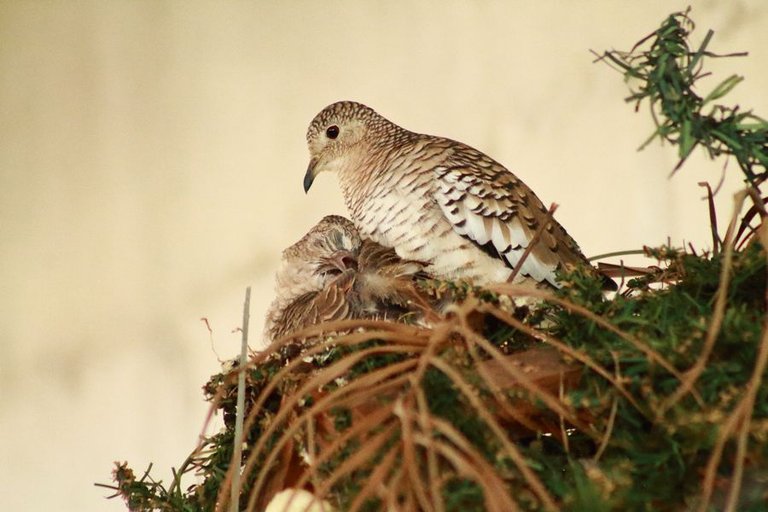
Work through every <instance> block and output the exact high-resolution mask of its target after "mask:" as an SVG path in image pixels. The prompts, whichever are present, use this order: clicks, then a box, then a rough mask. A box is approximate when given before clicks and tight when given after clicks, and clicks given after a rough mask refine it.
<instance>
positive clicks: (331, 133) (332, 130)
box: [325, 124, 339, 139]
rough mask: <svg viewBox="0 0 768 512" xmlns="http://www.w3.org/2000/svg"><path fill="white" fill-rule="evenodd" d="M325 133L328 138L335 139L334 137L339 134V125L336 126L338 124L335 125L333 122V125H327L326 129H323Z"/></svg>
mask: <svg viewBox="0 0 768 512" xmlns="http://www.w3.org/2000/svg"><path fill="white" fill-rule="evenodd" d="M325 135H326V136H327V137H328V138H329V139H335V138H336V137H338V136H339V127H338V126H336V125H335V124H334V125H331V126H329V127H328V129H327V130H325Z"/></svg>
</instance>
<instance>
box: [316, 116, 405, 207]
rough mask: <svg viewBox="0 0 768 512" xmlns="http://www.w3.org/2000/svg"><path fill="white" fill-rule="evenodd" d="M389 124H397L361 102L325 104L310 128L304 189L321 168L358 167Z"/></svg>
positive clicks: (330, 169)
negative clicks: (308, 159) (373, 142)
mask: <svg viewBox="0 0 768 512" xmlns="http://www.w3.org/2000/svg"><path fill="white" fill-rule="evenodd" d="M388 126H394V125H392V124H391V123H389V121H387V120H386V119H384V118H383V117H381V116H380V115H379V114H377V113H376V112H375V111H374V110H373V109H372V108H369V107H366V106H365V105H363V104H361V103H355V102H354V101H339V102H337V103H334V104H332V105H328V106H327V107H325V108H324V109H323V110H322V111H321V112H320V113H319V114H317V115H316V116H315V118H314V119H313V120H312V123H310V125H309V129H308V130H307V145H308V146H309V156H310V161H309V168H308V169H307V173H306V174H305V175H304V191H305V192H307V191H309V187H311V186H312V182H313V181H314V180H315V177H316V176H317V175H318V174H320V173H321V172H324V171H331V172H336V171H339V170H341V169H348V168H353V167H355V165H356V164H357V162H359V161H360V158H361V157H363V156H364V155H366V154H367V153H368V151H369V148H370V144H371V142H372V141H374V140H375V139H376V138H377V137H378V136H379V135H380V133H379V132H381V131H382V130H385V129H386V128H387V127H388Z"/></svg>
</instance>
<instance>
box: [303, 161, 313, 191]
mask: <svg viewBox="0 0 768 512" xmlns="http://www.w3.org/2000/svg"><path fill="white" fill-rule="evenodd" d="M313 181H315V162H309V167H308V168H307V174H305V175H304V193H307V192H309V189H310V187H311V186H312V182H313Z"/></svg>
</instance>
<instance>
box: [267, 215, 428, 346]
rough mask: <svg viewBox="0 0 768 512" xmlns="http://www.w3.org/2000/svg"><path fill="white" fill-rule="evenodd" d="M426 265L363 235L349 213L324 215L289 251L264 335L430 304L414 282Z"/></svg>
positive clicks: (380, 316)
mask: <svg viewBox="0 0 768 512" xmlns="http://www.w3.org/2000/svg"><path fill="white" fill-rule="evenodd" d="M423 268H424V265H423V264H421V263H419V262H415V261H406V260H403V259H401V258H400V257H398V256H397V254H395V252H394V251H393V250H392V249H389V248H386V247H383V246H381V245H379V244H377V243H375V242H372V241H370V240H363V239H362V238H361V237H360V235H359V233H358V231H357V229H356V228H355V227H354V225H353V224H352V222H350V221H349V220H348V219H345V218H344V217H340V216H337V215H330V216H327V217H324V218H323V219H322V220H321V221H320V222H318V223H317V224H316V225H315V226H314V227H313V228H312V229H310V230H309V232H308V233H307V234H306V235H304V236H303V237H302V238H301V240H299V241H298V242H296V243H295V244H293V245H292V246H290V247H288V248H287V249H286V250H285V251H283V257H282V262H281V265H280V268H279V269H278V272H277V276H276V297H275V299H274V301H273V302H272V305H271V306H270V307H269V309H268V311H267V315H266V321H265V327H264V335H265V338H266V340H267V341H268V342H269V343H271V342H273V341H274V340H276V339H278V338H280V337H281V336H284V335H286V334H289V333H291V332H294V331H297V330H299V329H302V328H304V327H308V326H310V325H314V324H317V323H320V322H324V321H331V320H344V319H362V318H369V319H385V318H386V319H398V318H399V317H400V316H402V315H403V314H406V313H408V312H411V311H415V310H416V309H418V308H419V307H423V306H424V305H425V303H426V302H425V301H423V300H421V297H420V296H419V294H418V292H417V291H416V289H415V287H414V281H415V279H416V278H418V277H424V275H423V274H422V271H423Z"/></svg>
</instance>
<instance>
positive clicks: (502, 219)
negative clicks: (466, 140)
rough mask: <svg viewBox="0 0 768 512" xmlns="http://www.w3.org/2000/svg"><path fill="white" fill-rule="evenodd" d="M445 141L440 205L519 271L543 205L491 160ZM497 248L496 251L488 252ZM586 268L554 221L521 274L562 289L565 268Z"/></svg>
mask: <svg viewBox="0 0 768 512" xmlns="http://www.w3.org/2000/svg"><path fill="white" fill-rule="evenodd" d="M440 141H441V142H442V143H444V144H445V147H446V152H447V157H446V158H445V160H444V161H443V163H442V165H440V166H438V167H436V168H435V169H434V172H435V178H436V181H437V187H435V199H436V201H437V203H438V204H439V206H440V208H441V210H442V212H443V214H444V215H445V218H446V219H447V220H448V221H449V222H450V223H451V225H452V226H453V229H454V231H456V232H457V233H458V234H460V235H461V236H463V237H465V238H467V239H469V240H471V241H473V242H474V243H475V244H477V245H478V246H481V247H482V248H483V249H484V250H486V252H488V253H490V254H495V255H496V256H497V257H498V258H500V259H502V260H503V261H504V262H505V263H506V264H507V266H509V267H510V268H513V267H514V266H515V265H516V264H517V262H518V261H519V260H520V258H521V257H522V255H523V253H524V252H525V250H526V248H527V247H528V245H529V243H530V241H531V240H532V238H533V236H534V234H535V233H536V230H537V229H538V227H539V225H540V224H541V222H544V220H545V217H546V215H547V211H546V209H545V208H544V205H543V203H542V202H541V201H540V200H539V198H538V197H536V195H535V194H534V193H533V191H531V189H529V188H528V187H527V186H526V185H525V184H524V183H523V182H522V181H520V180H518V179H517V178H516V177H515V175H514V174H512V173H511V172H509V171H508V170H507V169H506V168H505V167H504V166H502V165H501V164H499V163H498V162H496V161H494V160H493V159H491V158H490V157H488V156H486V155H484V154H483V153H481V152H479V151H477V150H475V149H473V148H471V147H469V146H466V145H464V144H461V143H458V142H455V141H447V139H440ZM446 142H448V143H449V144H448V143H446ZM491 246H492V248H493V250H491V251H488V250H487V249H489V248H490V247H491ZM585 262H586V259H585V258H584V256H583V255H582V253H581V251H580V250H579V248H578V246H577V245H576V242H575V241H574V240H573V239H572V238H571V237H570V236H569V235H568V233H567V232H566V231H565V229H563V227H562V226H560V224H558V223H557V221H555V220H554V219H553V220H550V221H549V224H548V225H547V227H546V228H545V230H544V232H543V233H542V236H541V238H540V239H539V242H538V243H537V244H536V246H535V247H534V248H533V249H532V250H531V252H530V253H529V255H528V257H527V258H526V260H525V262H524V263H523V266H522V268H521V269H520V271H521V273H522V274H523V275H527V276H530V277H532V278H534V279H536V280H538V281H545V280H546V281H548V282H549V283H551V284H552V285H555V286H557V282H556V280H555V270H556V269H557V268H558V267H559V266H562V265H568V264H576V263H585Z"/></svg>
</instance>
